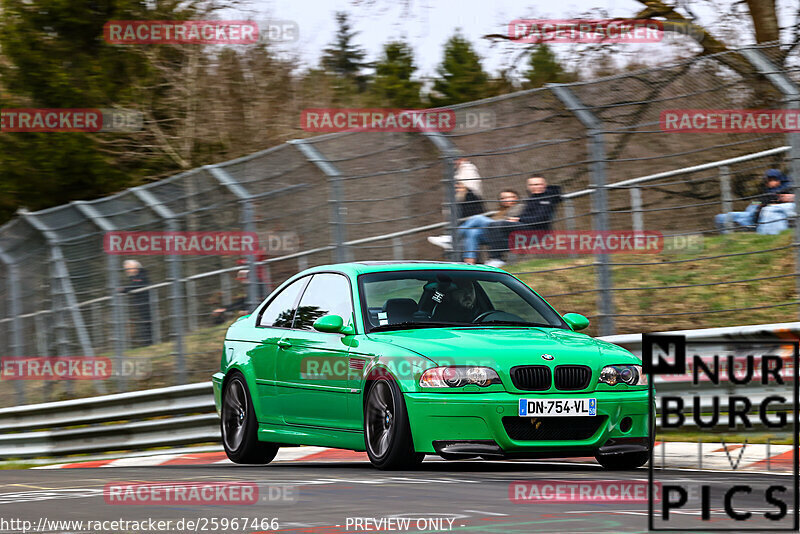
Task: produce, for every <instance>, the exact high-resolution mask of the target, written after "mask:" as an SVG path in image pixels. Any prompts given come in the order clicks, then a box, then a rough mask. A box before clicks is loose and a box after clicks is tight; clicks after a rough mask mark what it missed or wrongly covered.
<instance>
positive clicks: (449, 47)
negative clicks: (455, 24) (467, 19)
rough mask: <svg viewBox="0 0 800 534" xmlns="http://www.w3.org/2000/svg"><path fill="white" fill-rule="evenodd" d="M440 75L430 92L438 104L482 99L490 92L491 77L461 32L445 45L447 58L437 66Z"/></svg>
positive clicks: (447, 104) (432, 99) (434, 102)
mask: <svg viewBox="0 0 800 534" xmlns="http://www.w3.org/2000/svg"><path fill="white" fill-rule="evenodd" d="M436 73H437V74H438V78H437V79H436V81H435V82H434V84H433V92H432V93H431V95H430V99H431V103H432V104H433V105H434V106H438V107H441V106H449V105H452V104H459V103H461V102H469V101H471V100H479V99H481V98H485V97H486V96H489V94H490V88H489V76H488V75H487V74H486V72H484V70H483V66H482V65H481V58H480V57H479V56H478V54H477V53H476V52H475V50H474V49H473V48H472V44H471V43H470V42H469V41H468V40H467V39H466V38H464V37H463V36H462V35H461V34H460V33H458V32H457V33H456V34H455V35H454V36H453V37H451V38H450V39H449V40H448V41H447V43H446V44H445V47H444V60H443V61H442V63H441V65H439V67H437V69H436Z"/></svg>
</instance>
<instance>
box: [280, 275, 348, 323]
mask: <svg viewBox="0 0 800 534" xmlns="http://www.w3.org/2000/svg"><path fill="white" fill-rule="evenodd" d="M329 314H335V315H341V316H342V318H343V319H344V324H348V323H349V322H350V321H351V320H352V317H353V303H352V300H351V298H350V284H349V283H348V281H347V278H345V277H344V276H342V275H340V274H333V273H320V274H315V275H314V276H313V278H311V282H309V284H308V287H307V288H306V291H305V293H303V298H301V299H300V305H299V306H298V307H297V317H296V319H295V322H294V327H295V328H299V329H301V330H313V329H314V327H313V326H312V325H313V324H314V321H316V320H317V319H319V318H320V317H322V316H323V315H329Z"/></svg>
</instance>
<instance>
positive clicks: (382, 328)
mask: <svg viewBox="0 0 800 534" xmlns="http://www.w3.org/2000/svg"><path fill="white" fill-rule="evenodd" d="M451 326H469V324H468V323H445V322H440V321H425V322H419V323H418V322H416V321H403V322H402V323H392V324H382V325H378V326H375V327H373V328H372V330H370V332H386V331H387V330H408V329H410V328H444V327H451Z"/></svg>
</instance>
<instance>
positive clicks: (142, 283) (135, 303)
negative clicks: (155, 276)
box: [120, 260, 153, 347]
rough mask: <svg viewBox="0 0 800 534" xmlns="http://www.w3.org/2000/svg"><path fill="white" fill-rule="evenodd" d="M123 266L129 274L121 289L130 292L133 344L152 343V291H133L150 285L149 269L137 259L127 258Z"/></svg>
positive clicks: (139, 345)
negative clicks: (126, 282)
mask: <svg viewBox="0 0 800 534" xmlns="http://www.w3.org/2000/svg"><path fill="white" fill-rule="evenodd" d="M122 266H123V268H124V269H125V274H126V275H127V276H128V285H127V286H125V287H123V288H121V289H120V290H121V291H123V292H124V293H130V296H129V298H130V302H129V306H128V311H129V315H130V318H131V322H132V323H133V330H134V333H133V339H132V342H133V343H132V344H133V345H134V346H137V347H143V346H145V345H150V344H151V343H152V342H153V341H152V339H153V330H152V318H151V316H150V291H149V290H145V291H136V292H133V291H134V290H136V289H142V288H145V287H147V286H149V285H150V281H149V280H148V279H147V271H145V269H144V267H142V264H141V263H139V262H138V261H136V260H125V261H124V262H123V265H122Z"/></svg>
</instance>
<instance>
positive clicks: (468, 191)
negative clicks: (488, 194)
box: [428, 158, 486, 250]
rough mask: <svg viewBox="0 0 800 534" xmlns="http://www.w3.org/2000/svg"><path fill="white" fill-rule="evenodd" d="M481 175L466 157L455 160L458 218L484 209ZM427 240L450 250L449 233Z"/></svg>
mask: <svg viewBox="0 0 800 534" xmlns="http://www.w3.org/2000/svg"><path fill="white" fill-rule="evenodd" d="M481 189H482V187H481V177H480V175H479V174H478V170H477V168H476V167H475V165H473V164H472V163H470V162H469V161H468V160H467V159H466V158H461V159H459V160H458V161H456V174H455V200H456V204H455V210H456V217H457V218H458V219H459V220H462V219H466V218H469V217H472V216H474V215H480V214H482V213H484V212H485V211H486V209H485V208H484V205H483V198H481V194H482V192H481ZM428 242H429V243H431V244H433V245H436V246H437V247H442V248H443V249H445V250H452V248H453V243H452V239H451V238H450V236H449V235H441V236H431V237H429V238H428Z"/></svg>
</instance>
